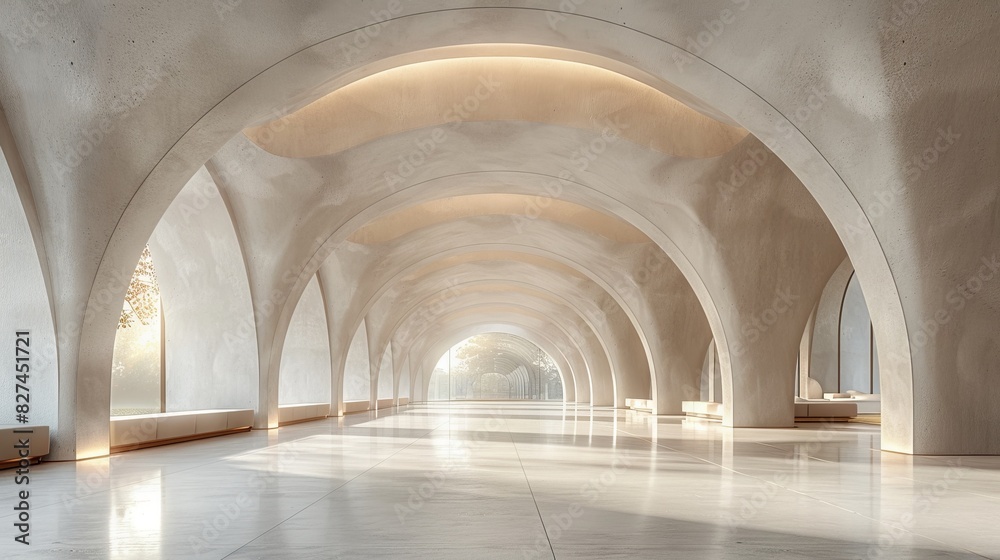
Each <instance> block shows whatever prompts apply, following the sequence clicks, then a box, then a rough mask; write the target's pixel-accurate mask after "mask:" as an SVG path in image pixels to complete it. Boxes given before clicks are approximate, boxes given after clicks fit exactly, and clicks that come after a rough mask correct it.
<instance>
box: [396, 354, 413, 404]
mask: <svg viewBox="0 0 1000 560" xmlns="http://www.w3.org/2000/svg"><path fill="white" fill-rule="evenodd" d="M400 397H407V398H410V397H411V395H410V357H409V356H406V360H404V361H403V365H402V367H401V368H400V370H399V389H398V391H397V394H396V398H400Z"/></svg>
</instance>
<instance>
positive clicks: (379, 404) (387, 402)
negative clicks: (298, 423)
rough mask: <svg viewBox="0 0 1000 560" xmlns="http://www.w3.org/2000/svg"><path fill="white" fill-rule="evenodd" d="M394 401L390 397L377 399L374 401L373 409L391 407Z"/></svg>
mask: <svg viewBox="0 0 1000 560" xmlns="http://www.w3.org/2000/svg"><path fill="white" fill-rule="evenodd" d="M393 406H395V403H394V402H393V400H392V399H379V400H377V401H375V410H382V409H383V408H392V407H393Z"/></svg>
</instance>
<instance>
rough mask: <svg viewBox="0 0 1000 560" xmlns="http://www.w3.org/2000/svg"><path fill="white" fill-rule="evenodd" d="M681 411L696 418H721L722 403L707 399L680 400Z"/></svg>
mask: <svg viewBox="0 0 1000 560" xmlns="http://www.w3.org/2000/svg"><path fill="white" fill-rule="evenodd" d="M681 412H683V413H684V414H686V415H688V416H695V417H698V418H712V419H714V420H721V419H722V403H717V402H708V401H681Z"/></svg>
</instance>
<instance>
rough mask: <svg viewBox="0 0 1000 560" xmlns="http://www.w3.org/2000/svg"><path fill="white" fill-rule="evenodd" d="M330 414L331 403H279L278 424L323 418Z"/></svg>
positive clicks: (283, 424)
mask: <svg viewBox="0 0 1000 560" xmlns="http://www.w3.org/2000/svg"><path fill="white" fill-rule="evenodd" d="M329 415H330V403H297V404H282V405H278V425H279V426H285V425H288V424H297V423H299V422H309V421H310V420H322V419H323V418H326V417H327V416H329Z"/></svg>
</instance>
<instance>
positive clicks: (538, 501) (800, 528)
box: [0, 402, 1000, 560]
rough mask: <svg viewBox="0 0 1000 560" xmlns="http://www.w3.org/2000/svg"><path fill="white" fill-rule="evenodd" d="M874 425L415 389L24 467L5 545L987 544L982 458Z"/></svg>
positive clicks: (257, 551)
mask: <svg viewBox="0 0 1000 560" xmlns="http://www.w3.org/2000/svg"><path fill="white" fill-rule="evenodd" d="M878 448H879V432H878V427H877V426H871V425H864V424H834V425H823V424H804V425H800V426H799V427H798V428H796V429H783V430H776V429H743V430H735V431H734V430H730V429H725V428H722V427H721V426H720V425H719V424H718V423H714V422H709V421H692V420H686V419H682V418H677V417H660V418H654V417H651V416H650V415H648V414H643V413H635V412H627V411H621V410H619V411H615V410H610V409H594V410H591V409H589V408H587V407H576V406H574V405H567V406H563V405H562V404H548V403H526V402H517V403H512V402H509V403H455V404H446V403H440V404H416V405H411V406H409V407H403V408H401V409H400V410H398V411H392V412H388V411H380V412H379V414H378V415H377V417H376V415H375V414H374V413H366V414H355V415H350V416H347V417H345V418H332V419H327V420H323V421H316V422H309V423H304V424H297V425H293V426H287V427H283V428H281V429H279V430H270V431H254V432H249V433H244V434H237V435H231V436H225V437H220V438H213V439H208V440H202V441H197V442H189V443H183V444H177V445H170V446H165V447H158V448H153V449H146V450H141V451H133V452H129V453H123V454H119V455H115V456H112V457H110V458H104V459H94V460H90V461H82V462H78V463H46V464H42V465H38V466H36V467H32V469H31V483H30V488H31V504H30V506H31V510H30V511H31V536H30V540H31V545H30V546H24V545H21V544H19V543H15V542H14V541H13V536H14V529H13V528H12V523H14V522H15V515H14V511H13V509H12V507H13V506H12V504H13V503H14V493H15V489H16V487H15V485H14V471H12V470H5V471H0V506H2V509H0V527H3V529H2V530H0V533H2V534H3V535H2V540H0V552H2V553H3V560H7V559H8V558H22V557H23V558H53V559H55V558H60V559H62V558H140V559H156V558H229V559H250V558H268V559H271V558H282V559H284V558H317V559H318V558H324V559H325V558H399V557H406V558H455V559H459V558H461V559H468V558H477V559H484V558H601V559H607V558H625V557H628V558H678V559H700V558H711V559H715V558H719V559H723V558H725V559H743V558H766V559H776V558H1000V529H998V519H1000V457H961V458H959V457H910V456H904V455H896V454H891V453H882V452H880V451H878Z"/></svg>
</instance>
